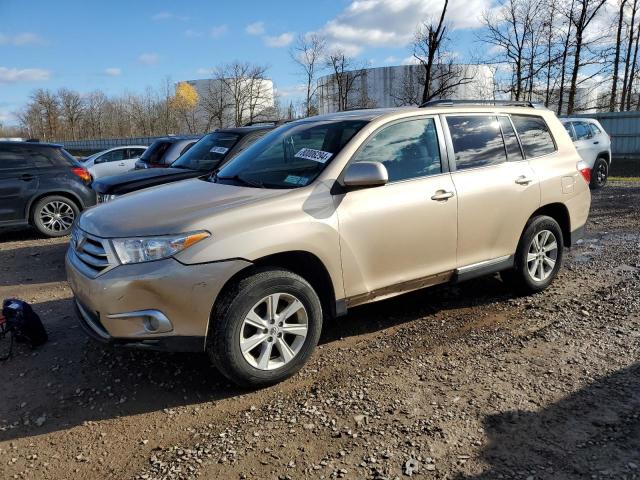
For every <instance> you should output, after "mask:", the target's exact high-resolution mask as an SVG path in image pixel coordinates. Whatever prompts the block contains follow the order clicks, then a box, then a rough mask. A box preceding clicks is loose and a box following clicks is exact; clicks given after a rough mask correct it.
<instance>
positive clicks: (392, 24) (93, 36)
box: [0, 0, 491, 123]
mask: <svg viewBox="0 0 640 480" xmlns="http://www.w3.org/2000/svg"><path fill="white" fill-rule="evenodd" d="M490 2H491V0H464V1H463V0H453V2H450V3H451V5H450V7H449V8H450V15H449V22H450V24H451V26H452V27H453V28H454V33H453V35H454V36H455V38H456V39H457V41H456V44H455V46H454V47H455V48H454V49H455V51H456V52H457V53H459V54H460V56H461V57H465V56H468V55H470V54H472V53H473V51H474V49H475V48H477V43H476V42H475V40H474V39H475V32H476V31H477V28H478V26H479V21H478V15H479V14H480V12H481V11H482V10H483V9H485V8H488V7H489V5H490ZM441 6H442V0H315V1H302V0H296V1H294V0H272V1H270V2H265V1H250V0H243V1H234V2H230V1H218V2H215V1H211V0H209V1H205V0H183V1H177V0H155V1H151V0H138V1H136V0H129V1H123V0H109V1H90V0H84V1H80V0H57V1H52V0H48V1H45V0H28V1H27V0H0V122H3V123H12V122H13V118H12V115H11V112H12V111H15V110H16V109H18V108H19V107H20V106H21V105H23V104H24V102H25V101H26V100H27V98H28V96H29V94H30V92H31V91H33V90H34V89H36V88H50V89H57V88H59V87H67V88H72V89H75V90H78V91H80V92H84V93H86V92H90V91H92V90H95V89H100V90H103V91H104V92H106V93H108V94H118V93H122V92H124V91H125V90H129V91H134V92H136V91H141V90H143V89H144V88H145V87H146V86H152V87H158V86H159V85H160V83H161V82H162V79H163V78H165V77H167V76H169V77H170V78H171V80H172V81H174V82H175V81H180V80H188V79H194V78H205V77H206V76H207V74H206V71H207V70H208V69H211V68H212V67H213V66H215V65H217V64H220V63H224V62H229V61H232V60H236V59H238V60H245V61H250V62H254V63H260V64H267V65H269V67H270V68H269V71H268V74H269V76H270V77H271V78H272V79H273V80H274V83H275V85H276V87H277V88H278V90H279V91H280V93H281V94H282V96H283V99H284V100H285V101H286V100H287V99H289V98H295V97H296V96H297V95H299V93H298V91H297V90H296V86H297V85H299V84H300V82H301V80H302V78H301V77H300V75H299V72H298V71H297V70H296V67H295V66H294V65H293V64H292V62H291V60H290V58H289V54H288V49H289V47H290V42H291V40H292V39H293V38H295V36H296V35H298V34H303V33H306V32H312V31H313V32H320V33H322V34H323V35H325V36H326V38H327V41H328V43H329V44H330V45H335V46H340V47H342V48H343V49H344V50H345V51H346V52H348V53H351V54H353V55H355V56H356V57H357V58H358V59H359V60H360V61H361V62H363V63H368V64H370V65H373V66H383V65H391V64H400V63H403V61H406V59H407V58H408V57H409V56H410V54H411V51H410V45H409V44H410V42H411V38H412V34H413V32H414V30H415V27H416V25H417V24H418V22H419V21H421V20H428V18H429V16H431V15H433V14H437V13H439V10H440V9H441Z"/></svg>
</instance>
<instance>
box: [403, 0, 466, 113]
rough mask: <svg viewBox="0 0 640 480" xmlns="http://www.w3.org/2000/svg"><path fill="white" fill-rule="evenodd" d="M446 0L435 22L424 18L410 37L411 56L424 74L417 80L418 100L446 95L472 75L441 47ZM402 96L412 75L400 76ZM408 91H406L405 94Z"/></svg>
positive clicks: (410, 87) (410, 84)
mask: <svg viewBox="0 0 640 480" xmlns="http://www.w3.org/2000/svg"><path fill="white" fill-rule="evenodd" d="M448 5H449V0H445V2H444V6H443V7H442V12H441V13H440V17H439V20H438V22H437V23H433V22H432V23H429V22H425V23H423V24H422V26H420V27H419V28H418V30H417V32H416V34H415V37H414V41H413V57H414V58H415V59H416V60H417V61H418V63H419V65H421V66H422V70H423V74H422V78H421V80H420V83H421V84H422V89H421V90H422V92H421V93H422V95H421V98H420V102H418V103H420V104H422V103H425V102H428V101H429V100H431V99H433V98H442V97H447V96H449V95H450V94H451V93H452V92H454V91H455V90H456V88H457V87H459V86H460V85H464V84H466V83H469V82H470V81H471V80H472V78H471V77H470V76H466V75H465V69H464V67H463V66H461V65H455V64H454V63H453V59H451V58H449V59H447V57H451V55H450V54H449V53H448V52H446V51H445V49H444V47H445V44H446V43H447V41H448V36H447V32H448V27H447V26H446V24H445V18H446V14H447V7H448ZM403 87H404V91H405V95H404V96H405V97H407V96H411V95H410V93H411V92H412V90H413V88H414V86H413V79H412V78H406V76H405V79H404V80H403ZM406 94H409V95H406ZM405 100H406V98H405Z"/></svg>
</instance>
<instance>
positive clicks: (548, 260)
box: [527, 230, 558, 282]
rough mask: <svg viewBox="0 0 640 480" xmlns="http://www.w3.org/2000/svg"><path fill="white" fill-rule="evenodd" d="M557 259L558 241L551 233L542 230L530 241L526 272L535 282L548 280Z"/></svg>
mask: <svg viewBox="0 0 640 480" xmlns="http://www.w3.org/2000/svg"><path fill="white" fill-rule="evenodd" d="M557 259H558V241H557V240H556V236H555V235H554V234H553V232H551V231H549V230H542V231H540V232H538V233H536V234H535V235H534V237H533V240H531V244H530V245H529V250H528V253H527V270H528V272H529V275H530V276H531V278H532V279H533V280H534V281H536V282H542V281H544V280H546V279H547V278H549V275H551V273H552V272H553V269H554V268H555V266H556V261H557Z"/></svg>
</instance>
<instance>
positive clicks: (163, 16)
mask: <svg viewBox="0 0 640 480" xmlns="http://www.w3.org/2000/svg"><path fill="white" fill-rule="evenodd" d="M151 20H155V21H156V22H159V21H162V20H180V21H181V22H186V21H187V20H189V17H188V16H186V15H176V14H175V13H172V12H166V11H164V12H158V13H156V14H155V15H151Z"/></svg>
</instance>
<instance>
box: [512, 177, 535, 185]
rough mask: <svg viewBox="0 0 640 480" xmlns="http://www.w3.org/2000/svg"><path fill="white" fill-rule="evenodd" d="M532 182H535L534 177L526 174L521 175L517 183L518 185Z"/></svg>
mask: <svg viewBox="0 0 640 480" xmlns="http://www.w3.org/2000/svg"><path fill="white" fill-rule="evenodd" d="M531 182H533V178H530V177H527V176H526V175H521V176H519V177H518V178H516V183H517V184H518V185H529V184H530V183H531Z"/></svg>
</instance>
